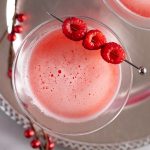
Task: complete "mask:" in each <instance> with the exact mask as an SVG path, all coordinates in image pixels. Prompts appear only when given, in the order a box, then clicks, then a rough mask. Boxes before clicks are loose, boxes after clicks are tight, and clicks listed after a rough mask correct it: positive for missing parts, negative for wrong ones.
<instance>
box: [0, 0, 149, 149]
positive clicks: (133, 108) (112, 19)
mask: <svg viewBox="0 0 150 150" xmlns="http://www.w3.org/2000/svg"><path fill="white" fill-rule="evenodd" d="M7 3H10V1H7ZM17 11H18V12H25V13H26V14H27V16H29V18H28V20H27V21H26V22H25V23H23V26H24V27H25V31H24V33H23V34H21V35H20V36H19V38H18V39H19V40H17V41H16V42H14V48H15V52H16V51H17V47H18V46H19V44H20V43H21V41H22V39H23V38H24V37H25V36H26V35H27V33H29V31H31V30H32V29H33V28H34V27H35V26H37V25H39V24H40V23H42V22H43V21H46V20H48V19H49V18H50V17H49V16H48V15H47V14H46V11H49V12H55V14H56V15H57V16H64V15H70V14H71V15H82V16H90V17H93V18H95V19H97V20H101V21H102V22H104V23H105V24H107V25H108V26H109V27H110V28H112V29H113V30H114V31H115V32H116V33H117V34H118V36H119V37H120V38H121V39H122V41H123V42H124V44H125V45H126V47H127V48H128V50H129V52H130V55H131V58H132V61H133V62H134V63H136V64H137V65H140V64H143V65H144V66H146V67H147V68H148V70H150V65H149V58H150V52H149V48H150V42H149V39H150V32H148V31H144V30H138V29H135V28H133V27H131V26H129V25H128V24H126V23H124V22H122V21H121V20H120V19H118V18H117V17H116V16H114V15H113V14H112V13H111V12H109V10H108V9H107V8H106V7H105V6H104V4H103V2H102V0H99V1H98V0H93V1H91V0H80V1H79V0H76V1H75V0H63V1H62V0H20V1H18V6H17ZM8 12H9V10H8ZM10 15H11V11H10ZM2 46H3V49H2V50H1V51H0V68H1V69H0V93H1V94H2V95H3V97H2V98H1V99H3V100H2V101H3V103H7V106H8V107H11V108H12V111H14V110H15V111H17V112H18V113H17V114H19V115H21V117H22V118H24V117H23V114H22V112H21V110H20V108H19V106H18V104H17V102H16V100H15V98H14V94H13V91H12V88H11V83H10V80H9V78H8V77H7V76H6V72H7V57H8V51H7V49H8V44H7V43H5V44H4V45H2ZM149 80H150V75H149V72H148V74H147V75H146V76H144V77H141V76H139V75H138V74H137V72H136V70H134V83H133V88H132V93H131V96H130V102H131V101H133V100H142V102H139V103H136V104H134V105H130V106H127V107H126V108H125V109H124V110H123V112H122V113H121V114H120V115H119V117H118V118H117V119H116V120H115V121H114V122H113V123H111V124H110V125H108V126H107V127H105V128H104V129H102V130H100V131H98V132H95V133H93V134H90V135H84V136H76V137H71V136H64V137H62V136H59V135H55V134H54V135H52V136H53V137H54V138H55V139H57V140H56V141H57V142H58V143H60V144H62V145H63V146H65V147H68V148H73V149H80V150H84V149H89V150H93V149H94V150H96V149H97V150H108V149H110V150H111V149H112V150H113V149H115V150H124V149H125V150H126V149H134V148H138V147H142V146H144V145H148V144H149V143H150V117H149V113H150V109H149V107H150V101H149V96H150V82H149ZM4 98H5V100H4ZM6 100H7V101H6ZM1 108H3V109H4V106H2V107H1ZM24 121H26V120H25V119H22V122H24Z"/></svg>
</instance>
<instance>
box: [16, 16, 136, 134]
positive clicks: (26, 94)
mask: <svg viewBox="0 0 150 150" xmlns="http://www.w3.org/2000/svg"><path fill="white" fill-rule="evenodd" d="M80 18H81V19H83V20H84V21H85V22H86V23H87V25H88V26H91V27H92V28H95V29H100V30H101V31H102V32H103V33H104V34H105V35H106V38H107V39H108V40H107V41H108V42H109V41H114V42H117V43H119V44H120V45H122V47H124V45H123V44H122V42H121V41H120V39H119V37H118V36H117V35H116V34H115V33H114V32H113V31H112V30H111V29H110V28H109V27H107V26H106V25H105V24H103V23H102V22H99V21H97V20H94V19H92V18H89V17H80ZM58 27H61V23H60V22H58V21H57V20H50V21H47V22H44V23H42V24H41V25H39V26H38V27H36V28H35V29H34V30H33V31H31V32H30V33H29V34H28V35H27V37H26V38H25V39H24V41H23V43H22V44H21V46H20V48H19V50H18V53H17V55H16V59H15V61H14V65H13V89H14V92H15V96H16V98H17V101H18V103H19V104H20V107H21V108H22V110H23V112H24V113H25V114H26V115H27V116H28V117H29V118H30V119H31V120H32V121H34V122H35V123H36V124H37V125H39V126H41V127H42V128H44V129H45V130H47V131H48V132H54V133H59V134H64V135H83V134H89V133H92V132H94V131H97V130H99V129H102V128H103V127H105V126H106V125H108V124H109V123H111V122H112V121H113V120H114V119H115V118H116V117H117V116H118V115H119V113H120V112H121V110H122V109H123V108H124V106H125V104H126V102H127V100H128V97H129V93H130V90H131V86H132V78H133V77H132V68H131V66H129V65H128V64H127V63H122V64H121V65H120V68H121V83H120V87H119V90H118V93H117V95H116V97H115V99H114V101H113V102H112V103H111V105H109V107H107V109H105V111H103V112H102V113H100V115H99V116H98V117H96V118H95V119H92V120H88V121H85V122H78V123H70V122H62V121H60V120H57V119H55V118H53V117H51V116H47V115H45V114H44V113H42V112H41V110H40V109H39V108H38V107H37V106H35V105H33V101H34V99H32V97H31V95H30V93H31V92H30V91H28V90H29V89H27V88H26V86H25V85H24V75H23V73H24V71H23V70H24V69H25V67H24V64H25V63H27V58H28V56H29V53H31V51H32V47H34V46H35V45H36V43H37V42H38V41H39V39H41V38H42V37H44V36H45V35H47V33H48V32H49V31H50V30H54V29H55V28H58ZM124 49H125V50H126V48H125V47H124ZM126 53H127V59H128V60H129V61H131V60H130V57H129V55H128V52H127V50H126Z"/></svg>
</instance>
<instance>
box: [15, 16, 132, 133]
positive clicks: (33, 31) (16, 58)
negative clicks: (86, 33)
mask: <svg viewBox="0 0 150 150" xmlns="http://www.w3.org/2000/svg"><path fill="white" fill-rule="evenodd" d="M77 17H79V18H83V19H88V20H92V21H94V22H95V23H97V24H98V25H101V26H103V27H104V28H106V29H107V30H109V32H111V33H112V34H113V35H114V36H115V38H116V39H117V40H118V41H119V43H121V45H122V47H123V48H124V50H125V51H126V54H127V58H128V60H129V61H131V58H130V56H129V54H128V51H127V49H126V48H125V46H124V45H123V43H122V41H121V40H120V38H119V37H118V36H117V34H116V33H115V32H114V31H113V30H112V29H111V28H110V27H108V26H107V25H106V24H104V23H102V22H101V21H98V20H96V19H93V18H90V17H87V16H86V17H85V16H77ZM62 18H66V17H62ZM53 21H55V19H50V20H47V21H45V22H43V23H41V24H40V25H38V26H37V27H35V28H34V29H33V30H32V31H31V32H30V33H29V34H28V35H27V36H26V37H25V39H24V40H23V42H22V44H21V45H20V47H19V49H18V51H17V54H16V57H15V60H14V63H13V71H12V74H13V76H12V84H13V90H14V93H15V97H16V99H17V102H18V103H19V106H20V107H21V110H22V111H23V112H24V113H25V115H27V116H28V117H29V118H30V119H31V121H33V122H34V123H35V124H36V125H38V126H39V127H42V128H43V129H44V130H46V131H47V132H49V133H56V134H59V135H70V136H78V135H86V134H90V133H93V132H96V131H98V130H100V129H102V128H104V127H105V126H107V125H108V124H110V123H111V122H112V121H113V120H115V118H116V117H117V116H118V115H119V114H120V112H121V111H122V109H123V108H124V106H125V104H126V103H127V100H128V97H129V93H130V90H131V88H132V82H133V71H132V67H131V66H129V67H130V77H131V78H130V84H129V87H128V91H127V97H126V98H125V101H124V104H123V105H122V106H121V108H120V109H119V110H118V111H117V113H116V114H115V115H114V116H113V118H112V119H111V120H109V121H108V122H107V123H105V124H104V125H103V126H101V127H99V128H96V129H94V130H92V131H88V132H83V133H73V134H72V133H69V134H68V133H60V132H57V131H53V130H51V129H49V128H47V127H46V126H44V125H43V124H42V125H41V124H40V123H39V122H38V121H37V120H36V119H35V117H33V116H32V114H31V113H30V112H28V111H27V110H26V109H25V108H24V106H23V105H22V102H21V101H22V100H21V98H20V96H19V95H18V92H17V88H16V84H15V81H16V79H15V71H16V65H17V61H18V57H19V55H20V53H21V50H22V47H23V46H24V44H25V42H26V41H27V40H28V38H29V37H30V36H32V34H33V33H35V32H36V31H37V30H38V29H39V28H41V27H43V26H44V25H46V24H49V23H51V22H53ZM120 86H121V85H120ZM117 94H118V93H117Z"/></svg>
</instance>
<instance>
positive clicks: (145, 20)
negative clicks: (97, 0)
mask: <svg viewBox="0 0 150 150" xmlns="http://www.w3.org/2000/svg"><path fill="white" fill-rule="evenodd" d="M103 1H104V3H105V5H106V6H107V7H108V8H109V10H111V11H112V12H113V13H114V14H115V15H116V16H118V17H119V18H121V19H122V20H123V21H125V22H126V23H128V24H130V25H132V26H134V27H136V28H140V29H145V30H149V29H150V17H144V16H142V15H139V14H138V13H135V12H133V11H131V10H130V9H128V8H127V7H126V6H125V5H124V4H123V3H122V2H121V1H120V0H103ZM146 1H147V2H148V3H149V0H145V1H144V2H143V3H145V4H144V5H146ZM130 2H131V1H130ZM136 2H137V3H139V2H140V0H139V2H138V1H136ZM140 3H141V2H140ZM132 4H133V3H132ZM132 4H131V3H130V5H132ZM149 4H150V3H149ZM149 4H148V5H149ZM133 5H134V4H133ZM140 6H141V5H140V4H139V6H138V7H140ZM131 7H132V6H131ZM136 10H138V8H136ZM139 13H140V11H139Z"/></svg>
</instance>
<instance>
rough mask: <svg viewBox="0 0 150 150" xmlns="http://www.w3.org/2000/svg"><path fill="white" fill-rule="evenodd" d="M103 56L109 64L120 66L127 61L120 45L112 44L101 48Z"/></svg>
mask: <svg viewBox="0 0 150 150" xmlns="http://www.w3.org/2000/svg"><path fill="white" fill-rule="evenodd" d="M101 56H102V58H103V59H104V60H105V61H107V62H108V63H112V64H119V63H121V62H122V61H124V60H125V57H126V54H125V51H124V49H123V48H122V47H121V46H120V45H119V44H117V43H115V42H110V43H106V44H105V45H103V46H102V47H101Z"/></svg>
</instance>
